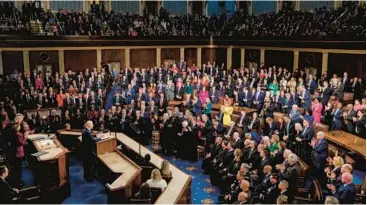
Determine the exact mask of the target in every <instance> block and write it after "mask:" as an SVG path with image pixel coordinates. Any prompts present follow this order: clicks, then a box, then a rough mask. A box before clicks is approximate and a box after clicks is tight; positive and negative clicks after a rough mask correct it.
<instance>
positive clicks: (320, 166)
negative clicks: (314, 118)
mask: <svg viewBox="0 0 367 205" xmlns="http://www.w3.org/2000/svg"><path fill="white" fill-rule="evenodd" d="M311 147H312V148H313V151H312V156H313V159H312V162H313V165H314V168H313V169H312V170H313V171H315V172H314V173H312V172H311V174H312V175H314V176H315V177H316V178H317V179H318V180H319V182H320V183H321V184H322V183H323V182H324V181H325V178H324V176H325V175H322V174H320V173H322V172H323V171H324V168H325V165H326V158H327V157H328V142H327V140H326V139H325V138H324V132H322V131H319V132H317V134H316V141H312V142H311Z"/></svg>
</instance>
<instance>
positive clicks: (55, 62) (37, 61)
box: [29, 51, 59, 73]
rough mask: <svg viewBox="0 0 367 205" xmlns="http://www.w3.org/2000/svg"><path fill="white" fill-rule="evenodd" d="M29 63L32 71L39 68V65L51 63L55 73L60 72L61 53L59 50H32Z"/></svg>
mask: <svg viewBox="0 0 367 205" xmlns="http://www.w3.org/2000/svg"><path fill="white" fill-rule="evenodd" d="M41 55H42V57H43V58H44V59H42V57H41ZM47 56H48V58H47ZM29 65H30V72H32V71H33V70H34V69H37V65H51V66H52V72H53V73H55V72H59V54H58V52H57V51H30V52H29Z"/></svg>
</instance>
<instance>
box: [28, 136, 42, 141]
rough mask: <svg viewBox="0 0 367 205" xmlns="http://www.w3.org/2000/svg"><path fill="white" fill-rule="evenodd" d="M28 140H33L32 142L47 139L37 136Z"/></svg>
mask: <svg viewBox="0 0 367 205" xmlns="http://www.w3.org/2000/svg"><path fill="white" fill-rule="evenodd" d="M28 139H30V140H32V141H36V140H42V139H45V137H43V136H36V137H32V138H28Z"/></svg>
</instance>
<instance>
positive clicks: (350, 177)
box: [342, 172, 353, 184]
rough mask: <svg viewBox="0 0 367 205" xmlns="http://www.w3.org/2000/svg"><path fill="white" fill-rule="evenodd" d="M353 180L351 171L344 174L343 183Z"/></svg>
mask: <svg viewBox="0 0 367 205" xmlns="http://www.w3.org/2000/svg"><path fill="white" fill-rule="evenodd" d="M352 182H353V175H352V174H351V173H348V172H347V173H344V174H343V175H342V183H343V184H350V183H352Z"/></svg>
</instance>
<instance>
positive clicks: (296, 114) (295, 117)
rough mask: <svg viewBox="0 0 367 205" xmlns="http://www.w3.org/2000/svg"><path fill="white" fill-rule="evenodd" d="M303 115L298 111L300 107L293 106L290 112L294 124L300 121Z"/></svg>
mask: <svg viewBox="0 0 367 205" xmlns="http://www.w3.org/2000/svg"><path fill="white" fill-rule="evenodd" d="M300 116H301V113H300V112H299V111H298V106H297V105H296V104H293V105H292V110H291V111H290V112H289V118H291V120H292V122H293V123H297V122H299V121H300Z"/></svg>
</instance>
